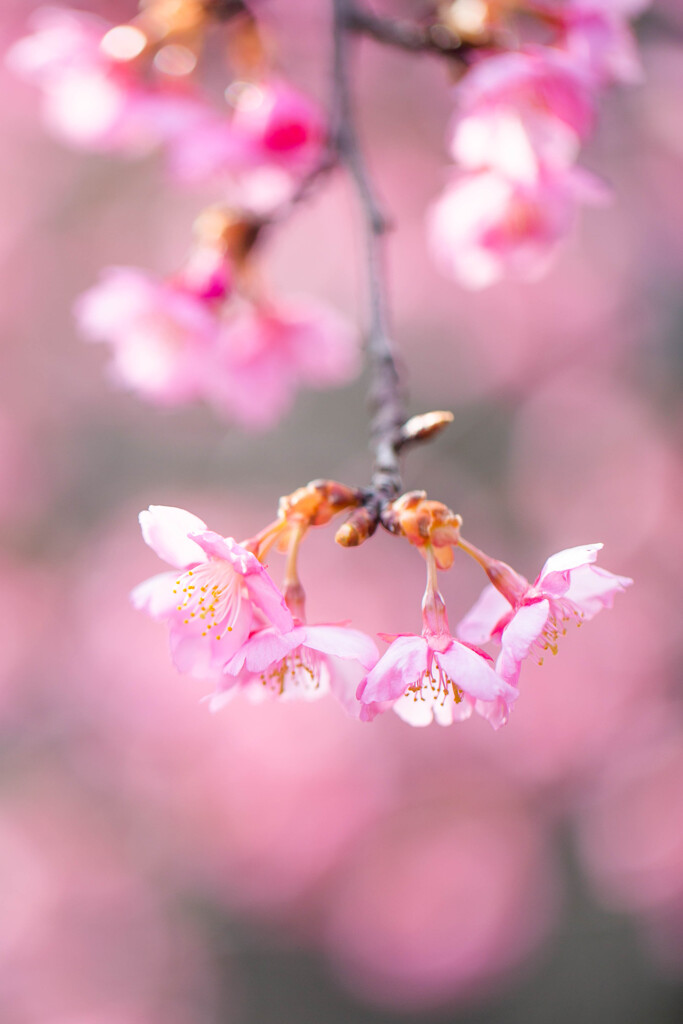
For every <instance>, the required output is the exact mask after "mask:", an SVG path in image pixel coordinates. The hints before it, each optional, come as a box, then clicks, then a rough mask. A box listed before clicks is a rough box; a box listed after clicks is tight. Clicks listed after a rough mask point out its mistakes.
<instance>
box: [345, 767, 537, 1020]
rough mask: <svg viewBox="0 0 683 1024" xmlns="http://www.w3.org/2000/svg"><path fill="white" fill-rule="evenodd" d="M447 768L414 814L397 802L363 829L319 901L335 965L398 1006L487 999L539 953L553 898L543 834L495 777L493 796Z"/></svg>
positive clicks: (352, 983) (480, 783)
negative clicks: (325, 898)
mask: <svg viewBox="0 0 683 1024" xmlns="http://www.w3.org/2000/svg"><path fill="white" fill-rule="evenodd" d="M450 763H451V761H450V759H449V760H448V761H446V762H444V763H442V765H441V767H440V768H439V771H438V772H435V773H434V774H433V777H432V779H431V782H430V784H429V787H428V789H429V796H428V799H427V800H425V802H424V803H423V804H422V805H421V806H420V807H419V809H418V810H417V811H416V808H415V806H414V805H412V806H404V807H403V808H402V809H400V810H399V811H398V813H397V814H395V815H394V816H387V817H386V818H385V819H384V821H382V822H380V823H379V824H378V825H377V826H375V828H374V829H372V830H371V831H369V832H368V833H367V835H366V837H365V841H364V842H362V843H360V844H358V846H357V847H356V850H355V851H354V852H353V854H352V856H351V857H350V858H349V860H348V862H347V864H346V865H345V870H344V872H343V874H341V877H340V879H339V881H338V884H337V888H336V890H335V891H333V893H332V898H331V899H330V900H329V903H330V910H329V915H328V921H327V925H326V935H325V938H326V947H327V950H328V952H329V955H330V958H331V960H332V962H333V966H334V968H335V970H336V971H337V972H338V973H339V974H340V975H341V976H342V978H343V979H344V980H345V981H346V983H347V984H348V985H349V987H350V988H351V989H352V991H353V992H354V993H358V992H360V993H361V994H363V995H364V996H365V997H366V998H368V999H371V1000H372V1001H373V1002H377V1003H380V1004H382V1005H385V1006H391V1007H396V1008H398V1009H400V1011H402V1012H405V1011H406V1009H407V1008H408V1009H412V1010H413V1011H415V1010H419V1009H425V1008H427V1007H432V1006H435V1005H439V1004H442V1003H446V1002H448V1001H454V1000H458V999H466V998H467V997H468V996H471V995H472V994H473V993H475V992H477V991H479V992H481V993H483V994H485V995H486V997H487V998H488V997H490V995H491V990H492V987H493V986H494V985H495V981H496V979H498V978H502V977H505V975H506V974H507V973H508V972H509V971H512V970H513V969H514V968H515V967H516V966H517V965H519V964H520V963H521V962H522V961H523V960H524V959H525V958H526V957H528V956H529V954H530V953H531V952H532V951H533V950H534V949H535V948H537V946H538V944H539V943H540V941H541V940H542V938H543V936H544V935H545V934H546V933H547V930H548V927H549V925H550V923H551V920H552V910H553V908H554V905H555V902H556V896H555V885H554V882H555V879H554V877H553V870H552V864H551V860H550V856H549V851H548V849H547V846H546V843H547V840H546V837H545V836H544V834H543V831H542V830H541V829H540V828H539V827H538V823H537V822H535V821H534V820H533V819H532V818H531V816H530V815H529V814H528V813H526V812H525V810H524V808H523V807H522V806H519V804H518V802H517V801H515V799H514V795H513V794H511V793H510V792H506V791H505V790H506V786H505V779H503V778H500V777H498V778H496V780H495V783H494V787H495V788H494V792H495V794H496V796H492V792H491V789H490V788H489V787H490V786H491V780H486V781H485V780H482V779H481V777H478V776H477V772H476V770H473V766H472V764H471V762H469V763H468V768H467V783H466V784H463V782H464V780H463V779H462V777H461V776H458V774H457V773H455V774H454V775H450V774H449V765H450ZM442 787H443V789H447V795H445V794H444V792H443V791H442ZM502 792H504V793H505V797H504V798H503V799H502V800H501V793H502ZM460 797H462V799H460ZM498 801H501V802H500V803H499V802H498Z"/></svg>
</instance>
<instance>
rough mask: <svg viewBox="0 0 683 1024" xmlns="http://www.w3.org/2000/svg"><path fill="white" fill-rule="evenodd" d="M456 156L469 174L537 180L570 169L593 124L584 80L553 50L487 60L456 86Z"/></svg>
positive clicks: (453, 146) (510, 54) (453, 151)
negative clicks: (480, 172) (487, 172)
mask: <svg viewBox="0 0 683 1024" xmlns="http://www.w3.org/2000/svg"><path fill="white" fill-rule="evenodd" d="M456 95H457V99H458V113H457V116H456V118H455V121H454V124H453V135H452V140H451V153H452V156H453V157H454V159H455V160H457V161H458V162H459V163H460V164H461V165H462V166H463V167H464V168H466V169H467V170H474V171H476V170H481V169H482V168H486V169H488V170H494V171H498V172H500V173H501V174H503V175H505V176H506V177H508V178H510V179H512V180H513V181H519V182H525V183H527V184H529V183H533V182H534V181H536V179H537V178H538V177H539V176H540V175H541V174H542V173H543V172H544V171H546V172H549V171H558V170H565V169H567V168H568V167H570V166H571V165H572V164H573V163H574V161H575V159H576V157H577V155H578V151H579V146H580V144H581V142H582V140H583V139H585V138H586V136H587V135H588V134H589V132H590V130H591V127H592V123H593V102H592V96H591V93H590V90H589V89H588V87H587V84H586V81H585V78H583V77H582V75H581V74H580V73H579V72H577V70H576V68H575V66H573V65H572V62H571V61H570V60H568V59H567V57H566V56H565V55H564V54H562V53H560V52H558V51H556V50H551V49H549V48H547V47H538V48H536V49H535V50H533V51H528V52H527V51H522V52H518V53H504V54H500V55H496V56H487V57H484V58H483V59H482V60H480V62H479V63H478V64H476V65H475V66H474V67H473V68H472V69H471V70H470V71H469V72H468V73H467V74H466V75H465V77H464V78H463V80H462V82H461V83H460V84H459V85H458V86H457V87H456Z"/></svg>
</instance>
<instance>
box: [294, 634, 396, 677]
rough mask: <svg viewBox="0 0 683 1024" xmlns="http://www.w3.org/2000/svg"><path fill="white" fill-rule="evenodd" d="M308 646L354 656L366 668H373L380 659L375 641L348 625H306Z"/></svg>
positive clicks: (336, 653)
mask: <svg viewBox="0 0 683 1024" xmlns="http://www.w3.org/2000/svg"><path fill="white" fill-rule="evenodd" d="M303 630H304V633H305V636H306V639H305V641H304V642H305V644H306V646H307V647H312V648H313V650H315V651H321V652H322V653H323V654H332V655H334V656H335V657H337V658H353V659H355V660H356V661H359V662H360V664H361V665H362V666H363V668H364V669H366V670H368V671H369V670H370V669H372V668H373V667H374V666H375V665H376V664H377V662H378V660H379V651H378V650H377V644H376V643H375V641H374V640H373V639H372V638H371V637H369V636H367V635H366V634H365V633H361V631H360V630H358V629H349V628H348V627H347V626H325V625H323V626H304V627H303Z"/></svg>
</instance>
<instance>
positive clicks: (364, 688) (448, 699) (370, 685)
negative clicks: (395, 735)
mask: <svg viewBox="0 0 683 1024" xmlns="http://www.w3.org/2000/svg"><path fill="white" fill-rule="evenodd" d="M357 696H358V699H359V700H360V701H362V703H363V704H364V705H366V708H365V709H364V712H363V711H362V712H361V718H366V719H370V718H372V717H374V715H375V714H376V713H377V709H372V708H371V707H368V705H372V704H384V703H387V702H391V706H392V707H393V709H394V711H395V712H396V714H397V715H399V717H400V718H402V719H403V720H404V722H408V723H409V724H410V725H419V726H421V725H429V724H430V723H431V722H433V721H436V722H438V723H439V725H452V724H453V722H459V721H464V720H465V719H466V718H469V717H470V716H471V714H472V712H473V711H477V712H478V713H479V714H480V715H482V716H483V717H484V718H487V719H488V720H489V721H490V722H491V724H492V725H493V727H494V728H498V727H499V726H500V725H503V724H504V722H506V721H507V716H508V712H509V709H510V707H511V706H512V704H513V703H514V701H515V698H516V696H517V692H516V690H515V689H514V687H512V686H509V685H508V684H507V683H506V682H505V681H504V680H503V679H501V678H500V676H498V675H496V673H495V671H494V670H493V667H492V664H491V659H490V658H489V657H488V655H486V654H484V652H483V651H479V650H477V649H476V648H473V647H471V646H470V645H469V644H466V643H460V641H458V640H456V639H455V638H454V637H452V636H449V635H447V634H441V635H439V634H430V633H428V632H425V633H423V634H422V635H421V636H416V635H414V634H402V635H401V636H398V637H396V639H395V640H394V641H393V643H392V644H391V646H390V647H389V649H388V650H387V651H386V652H385V653H384V654H383V655H382V657H381V658H380V660H379V661H378V662H377V664H376V665H375V667H374V668H373V669H372V671H371V672H369V673H368V675H367V676H366V677H365V678H364V679H363V680H362V682H361V684H360V686H359V687H358V692H357Z"/></svg>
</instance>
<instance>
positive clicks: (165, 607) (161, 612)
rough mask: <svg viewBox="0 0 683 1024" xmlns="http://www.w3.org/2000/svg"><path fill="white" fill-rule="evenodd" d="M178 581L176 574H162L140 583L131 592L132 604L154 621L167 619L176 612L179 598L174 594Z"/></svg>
mask: <svg viewBox="0 0 683 1024" xmlns="http://www.w3.org/2000/svg"><path fill="white" fill-rule="evenodd" d="M176 579H177V573H175V572H160V573H158V574H157V575H156V576H151V577H150V578H149V579H148V580H143V582H142V583H138V585H137V587H134V588H133V590H131V592H130V600H131V604H132V605H133V607H134V608H137V610H138V611H140V612H147V614H148V615H151V617H152V618H153V619H166V618H168V616H169V615H170V614H171V613H172V612H173V611H175V609H176V606H177V603H178V598H177V596H176V594H174V592H173V587H174V584H175V581H176Z"/></svg>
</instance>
